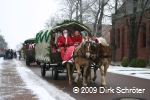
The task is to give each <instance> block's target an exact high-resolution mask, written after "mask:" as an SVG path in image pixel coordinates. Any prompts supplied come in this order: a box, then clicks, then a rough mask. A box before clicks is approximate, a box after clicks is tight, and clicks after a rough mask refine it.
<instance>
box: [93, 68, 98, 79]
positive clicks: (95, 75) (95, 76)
mask: <svg viewBox="0 0 150 100" xmlns="http://www.w3.org/2000/svg"><path fill="white" fill-rule="evenodd" d="M93 70H94V77H93V81H95V80H96V78H97V74H96V70H97V66H94V69H93Z"/></svg>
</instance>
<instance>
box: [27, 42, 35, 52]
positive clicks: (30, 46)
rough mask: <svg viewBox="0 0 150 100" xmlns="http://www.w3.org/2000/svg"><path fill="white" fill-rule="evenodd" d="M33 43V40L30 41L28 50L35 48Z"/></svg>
mask: <svg viewBox="0 0 150 100" xmlns="http://www.w3.org/2000/svg"><path fill="white" fill-rule="evenodd" d="M33 48H34V47H33V45H32V42H30V44H29V49H28V50H33Z"/></svg>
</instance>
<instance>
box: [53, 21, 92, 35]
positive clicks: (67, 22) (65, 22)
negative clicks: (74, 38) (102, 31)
mask: <svg viewBox="0 0 150 100" xmlns="http://www.w3.org/2000/svg"><path fill="white" fill-rule="evenodd" d="M72 22H74V23H77V24H80V25H81V26H84V27H86V28H87V29H88V30H89V31H90V32H92V31H91V29H90V28H89V27H88V26H86V25H85V24H83V23H81V22H79V21H76V20H64V21H63V22H62V23H57V24H56V26H61V25H63V24H69V23H72ZM56 26H54V27H56Z"/></svg>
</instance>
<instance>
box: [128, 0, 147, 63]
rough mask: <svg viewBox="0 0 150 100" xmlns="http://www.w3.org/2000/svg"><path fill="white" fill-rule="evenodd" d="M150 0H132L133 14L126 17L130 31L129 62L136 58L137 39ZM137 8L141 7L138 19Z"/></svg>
mask: <svg viewBox="0 0 150 100" xmlns="http://www.w3.org/2000/svg"><path fill="white" fill-rule="evenodd" d="M148 1H149V0H140V2H139V3H138V2H136V1H135V0H134V1H133V2H132V3H133V6H132V10H133V14H132V15H131V16H129V17H126V23H127V26H128V33H129V55H128V58H129V62H131V61H132V60H133V58H134V52H135V47H136V45H137V39H138V34H139V29H140V26H141V23H142V19H143V16H144V13H145V11H146V6H147V4H148ZM137 8H140V9H141V10H140V11H139V20H137V12H138V11H137Z"/></svg>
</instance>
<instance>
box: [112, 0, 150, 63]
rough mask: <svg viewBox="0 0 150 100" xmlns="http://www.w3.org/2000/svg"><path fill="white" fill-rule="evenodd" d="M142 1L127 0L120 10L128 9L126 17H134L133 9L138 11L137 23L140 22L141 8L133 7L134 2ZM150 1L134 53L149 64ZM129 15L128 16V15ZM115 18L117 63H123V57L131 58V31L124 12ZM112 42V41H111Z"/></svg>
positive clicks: (135, 56)
mask: <svg viewBox="0 0 150 100" xmlns="http://www.w3.org/2000/svg"><path fill="white" fill-rule="evenodd" d="M139 1H140V0H132V1H131V0H126V1H125V3H124V4H123V5H122V7H120V8H119V10H120V9H122V8H126V15H128V16H130V15H132V11H133V8H134V9H136V10H137V14H136V22H137V23H138V22H139V17H140V16H139V13H138V12H140V8H138V7H137V6H135V5H132V4H133V3H132V2H135V3H140V2H139ZM133 6H134V7H133ZM149 6H150V1H149V0H148V4H147V8H146V12H145V15H146V17H143V19H142V22H141V25H140V29H139V33H138V39H137V45H136V47H135V51H134V58H143V59H145V60H146V61H147V62H148V60H149V51H150V48H149V42H150V20H149V18H150V9H149V8H150V7H149ZM127 13H128V14H127ZM114 18H115V43H116V48H117V49H116V61H121V60H122V58H123V57H128V56H129V44H130V43H129V36H130V35H129V31H128V27H127V23H126V19H125V17H124V12H121V10H120V12H119V11H118V12H117V14H116V15H115V16H114ZM111 41H112V39H111Z"/></svg>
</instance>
